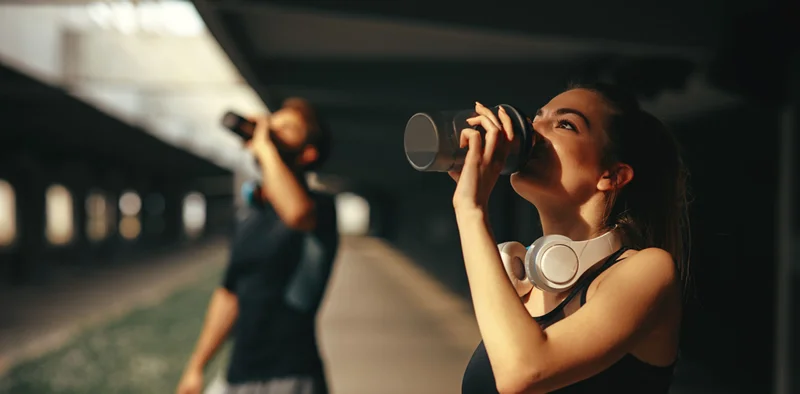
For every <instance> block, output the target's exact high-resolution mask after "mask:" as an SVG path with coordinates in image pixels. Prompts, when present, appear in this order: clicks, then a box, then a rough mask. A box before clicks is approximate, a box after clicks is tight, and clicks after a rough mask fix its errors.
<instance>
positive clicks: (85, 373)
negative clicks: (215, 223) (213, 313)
mask: <svg viewBox="0 0 800 394" xmlns="http://www.w3.org/2000/svg"><path fill="white" fill-rule="evenodd" d="M220 274H221V273H220V271H219V270H218V269H214V270H213V272H208V274H207V275H204V277H203V278H202V279H201V280H200V281H198V282H196V283H193V284H191V285H189V286H187V287H185V288H182V289H180V290H177V291H176V292H175V293H173V294H172V295H170V296H169V297H167V298H166V299H165V300H163V301H162V302H161V303H159V304H158V305H154V306H149V307H145V308H141V309H138V310H134V311H132V312H130V313H128V314H126V315H125V316H123V317H121V318H119V319H116V320H114V321H111V322H108V323H105V324H102V325H100V326H97V327H92V328H89V329H87V330H85V331H84V332H82V333H81V334H80V335H78V336H76V337H75V338H73V339H72V340H71V341H69V342H68V343H67V344H65V345H64V346H63V347H61V348H60V349H58V350H56V351H53V352H51V353H48V354H45V355H43V356H41V357H39V358H36V359H33V360H28V361H26V362H24V363H22V364H19V365H17V366H15V367H14V368H13V369H11V370H10V371H9V372H8V373H7V374H6V376H4V377H2V378H0V393H3V394H6V393H9V394H11V393H13V394H29V393H30V394H34V393H35V394H45V393H59V394H62V393H63V394H67V393H69V394H71V393H75V394H78V393H80V394H93V393H119V394H128V393H131V394H134V393H135V394H141V393H159V394H160V393H173V392H175V387H176V385H177V383H178V380H179V379H180V376H181V373H182V372H183V367H184V365H185V363H186V360H187V359H188V357H189V355H190V353H191V352H192V350H193V349H194V345H195V341H196V340H197V336H198V334H199V333H200V329H201V327H202V323H203V319H204V317H205V311H206V307H207V305H208V301H209V297H210V296H211V293H212V291H213V289H214V287H215V286H216V285H217V284H218V283H219V280H220ZM228 351H229V348H228V347H225V348H224V349H223V350H222V351H221V352H220V354H219V356H218V357H216V359H215V360H213V361H212V363H211V364H210V365H209V366H208V368H207V369H206V375H205V381H206V384H208V383H209V382H211V380H213V378H214V377H215V376H216V375H217V373H218V372H219V371H220V370H221V369H224V367H225V366H226V365H227V363H226V361H227V354H228Z"/></svg>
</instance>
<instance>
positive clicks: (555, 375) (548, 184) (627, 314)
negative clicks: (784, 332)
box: [450, 84, 688, 394]
mask: <svg viewBox="0 0 800 394" xmlns="http://www.w3.org/2000/svg"><path fill="white" fill-rule="evenodd" d="M475 109H476V112H477V113H478V115H477V116H476V117H474V118H471V119H470V120H469V121H468V122H469V124H470V125H471V126H473V127H476V126H478V125H480V126H481V127H482V128H483V129H484V130H485V132H486V133H485V136H484V137H482V136H481V134H480V133H479V132H478V131H476V130H474V129H466V130H464V131H463V132H462V136H461V145H462V147H468V153H467V157H466V159H465V164H464V167H463V169H462V170H461V171H460V173H451V174H450V175H451V176H452V177H453V178H454V179H455V180H456V182H457V187H456V191H455V193H454V196H453V206H454V208H455V212H456V218H457V222H458V228H459V232H460V237H461V244H462V245H463V253H464V264H465V265H466V271H467V277H468V280H469V285H470V290H471V293H472V300H473V304H474V308H475V314H476V318H477V321H478V326H479V328H480V332H481V336H482V338H483V342H482V343H481V344H480V345H479V346H478V349H477V350H476V351H475V353H474V354H473V356H472V359H471V360H470V363H469V365H468V366H467V369H466V371H465V374H464V379H463V382H462V392H463V393H465V394H472V393H493V392H500V393H547V392H565V393H575V392H579V393H583V392H587V393H588V392H591V393H604V392H614V393H623V392H624V393H629V392H630V393H666V392H667V391H668V388H669V385H670V382H671V377H672V368H673V366H674V364H675V362H676V359H677V355H678V333H679V326H680V320H681V305H682V302H681V294H682V293H681V288H682V285H681V280H682V279H683V278H685V273H686V267H685V260H686V259H685V258H684V257H685V256H684V240H686V239H688V238H687V237H686V235H687V234H688V227H686V224H687V221H686V199H685V187H684V186H685V184H684V183H685V177H684V174H685V172H684V171H683V166H682V162H681V159H680V156H679V153H678V148H677V144H676V142H675V141H674V140H673V138H672V137H671V135H670V134H669V133H668V132H667V131H666V129H665V128H664V126H663V125H662V124H661V122H659V121H658V120H657V119H656V118H655V117H653V116H652V115H650V114H648V113H646V112H644V111H643V110H641V109H640V108H639V106H638V103H637V102H636V100H635V99H634V98H633V97H631V96H629V95H626V94H625V93H623V92H621V91H620V90H618V89H616V88H614V87H613V86H610V85H599V84H598V85H592V86H583V87H574V88H571V89H569V90H567V91H566V92H564V93H562V94H560V95H558V96H556V97H555V98H553V99H552V100H551V101H550V102H549V103H548V104H547V105H545V106H544V107H542V109H540V110H539V111H538V112H537V114H536V117H535V118H534V119H533V128H534V130H535V131H536V133H537V134H538V137H539V138H538V140H539V141H538V142H537V143H536V144H537V145H538V147H537V151H538V154H537V155H536V157H535V158H534V159H532V160H531V161H530V162H529V163H528V164H527V165H526V166H525V168H524V169H522V170H521V171H519V172H517V173H515V174H513V175H512V176H511V185H512V187H513V188H514V190H515V191H516V192H517V193H518V194H519V195H520V196H522V197H523V198H525V199H526V200H527V201H529V202H531V203H532V204H534V205H535V206H536V208H537V210H538V212H539V218H540V220H541V224H542V230H543V232H544V234H560V235H564V236H567V237H569V238H571V239H573V240H576V241H577V240H588V239H591V238H594V237H597V236H599V235H601V234H604V233H605V232H607V231H610V230H612V229H614V231H617V232H618V234H619V235H620V237H621V240H622V242H621V243H622V245H623V247H622V249H620V250H619V251H617V253H614V254H613V255H611V256H610V257H609V258H608V259H607V260H606V261H605V263H604V264H602V265H601V266H599V267H598V268H596V269H594V270H592V271H590V272H589V273H587V274H586V275H584V277H582V278H581V279H580V281H579V282H578V283H577V285H575V286H574V287H573V288H572V289H571V290H569V291H564V292H561V293H550V292H543V291H541V290H539V289H536V288H534V289H533V290H532V291H531V292H530V293H528V294H527V295H525V296H523V297H522V298H520V297H519V295H518V294H517V293H516V291H515V290H514V288H513V286H512V285H511V283H510V281H509V278H508V276H507V274H506V271H505V270H504V268H503V263H502V261H501V258H500V255H499V253H498V249H497V242H496V240H495V239H494V238H493V235H492V232H491V229H490V226H489V220H488V217H487V216H488V211H487V202H488V199H489V195H490V193H491V191H492V188H493V187H494V185H495V183H496V181H497V179H498V175H499V173H500V170H501V169H502V166H503V162H504V161H505V158H506V156H507V155H508V152H509V145H510V142H511V141H512V140H513V138H514V135H513V133H512V130H511V119H510V118H509V117H508V114H506V113H505V112H504V111H502V110H501V111H500V112H499V116H495V115H494V114H493V113H492V112H491V111H490V110H489V109H487V108H486V107H484V106H483V105H481V104H479V103H476V106H475Z"/></svg>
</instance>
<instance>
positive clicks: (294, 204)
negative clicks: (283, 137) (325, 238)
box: [250, 118, 316, 231]
mask: <svg viewBox="0 0 800 394" xmlns="http://www.w3.org/2000/svg"><path fill="white" fill-rule="evenodd" d="M253 120H255V121H256V128H255V130H254V132H253V138H252V139H251V140H250V149H251V150H252V151H253V153H254V154H255V155H256V157H258V162H259V164H260V166H261V174H262V175H261V176H262V185H264V187H263V188H262V189H261V190H262V195H263V197H264V198H265V199H267V201H269V203H270V204H271V205H272V207H273V208H274V209H275V212H276V213H277V214H278V217H279V218H280V219H281V221H282V222H284V223H285V224H286V226H288V227H289V228H292V229H294V230H300V231H310V230H313V229H314V227H315V226H316V215H315V214H314V201H313V200H312V199H311V197H310V196H309V194H308V191H307V190H306V189H305V187H303V185H302V184H301V183H300V180H299V179H297V176H298V175H296V174H295V173H294V172H292V170H291V169H290V168H289V167H288V166H287V165H286V163H284V162H283V160H282V159H281V157H280V154H279V152H278V148H277V147H276V146H275V144H274V143H273V142H272V140H271V139H270V137H269V135H268V130H267V120H266V118H253Z"/></svg>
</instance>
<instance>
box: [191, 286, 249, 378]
mask: <svg viewBox="0 0 800 394" xmlns="http://www.w3.org/2000/svg"><path fill="white" fill-rule="evenodd" d="M238 315H239V302H238V299H237V298H236V295H235V294H233V293H231V292H230V291H229V290H228V289H226V288H219V289H217V290H216V291H214V294H213V295H212V296H211V301H210V302H209V305H208V312H207V313H206V319H205V323H204V324H203V330H202V331H201V332H200V338H199V339H198V341H197V345H196V347H195V350H194V353H192V356H191V357H190V358H189V362H188V363H187V365H186V370H185V372H184V375H183V378H182V379H181V383H180V385H179V388H178V392H179V393H184V392H186V393H194V392H196V391H195V387H196V386H198V385H199V386H201V387H199V388H202V376H203V369H204V368H205V366H206V364H207V363H208V361H209V360H210V359H211V358H212V357H213V356H214V353H216V351H217V349H218V348H219V345H220V344H222V342H224V340H225V338H226V337H227V336H228V333H229V332H230V329H231V327H232V326H233V323H234V322H235V321H236V317H237V316H238ZM198 381H199V382H198ZM189 386H192V387H189ZM199 388H198V389H199Z"/></svg>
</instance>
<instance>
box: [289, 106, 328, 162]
mask: <svg viewBox="0 0 800 394" xmlns="http://www.w3.org/2000/svg"><path fill="white" fill-rule="evenodd" d="M283 108H288V109H293V110H295V111H297V113H299V114H300V116H301V117H302V118H303V122H304V123H305V124H306V127H307V128H308V129H307V131H308V134H307V135H306V141H305V143H306V144H308V145H312V146H314V147H315V148H316V149H317V153H318V156H317V160H315V161H314V162H313V163H311V164H309V165H307V166H306V168H305V169H307V170H313V169H316V168H319V167H320V166H322V164H324V163H325V161H326V160H327V159H328V156H329V155H330V149H331V136H330V131H329V130H328V127H327V125H326V124H325V122H324V120H323V119H322V118H321V117H320V116H319V114H318V113H317V111H316V110H315V109H314V107H313V106H312V105H311V103H309V102H308V100H305V99H303V98H300V97H289V98H287V99H286V100H283V103H282V104H281V109H283Z"/></svg>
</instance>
